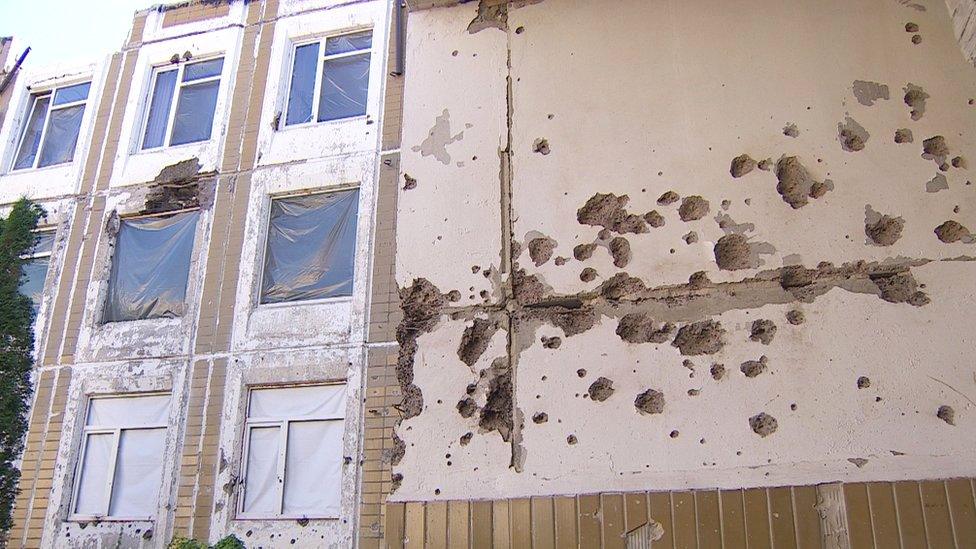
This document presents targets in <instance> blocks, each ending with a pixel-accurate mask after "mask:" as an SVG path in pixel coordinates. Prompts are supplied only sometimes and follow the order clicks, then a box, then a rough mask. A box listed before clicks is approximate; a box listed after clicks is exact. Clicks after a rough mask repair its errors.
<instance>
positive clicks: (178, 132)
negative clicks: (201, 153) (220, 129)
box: [169, 80, 220, 145]
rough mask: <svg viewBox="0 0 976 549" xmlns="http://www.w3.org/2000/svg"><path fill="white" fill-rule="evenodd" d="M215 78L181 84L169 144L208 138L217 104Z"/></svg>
mask: <svg viewBox="0 0 976 549" xmlns="http://www.w3.org/2000/svg"><path fill="white" fill-rule="evenodd" d="M219 88H220V82H219V81H217V80H214V81H211V82H204V83H203V84H193V85H191V86H183V88H181V89H180V99H179V101H177V103H176V118H175V119H173V136H172V137H171V138H170V140H169V144H170V145H182V144H183V143H194V142H197V141H206V140H208V139H210V131H211V129H212V128H213V118H214V107H216V106H217V90H218V89H219Z"/></svg>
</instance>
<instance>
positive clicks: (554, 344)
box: [542, 336, 563, 349]
mask: <svg viewBox="0 0 976 549" xmlns="http://www.w3.org/2000/svg"><path fill="white" fill-rule="evenodd" d="M562 344H563V340H562V338H559V337H544V336H543V338H542V346H543V347H545V348H546V349H558V348H559V346H560V345H562Z"/></svg>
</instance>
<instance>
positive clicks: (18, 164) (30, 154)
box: [14, 95, 51, 170]
mask: <svg viewBox="0 0 976 549" xmlns="http://www.w3.org/2000/svg"><path fill="white" fill-rule="evenodd" d="M50 102H51V96H50V95H45V96H42V97H34V104H33V106H32V108H31V113H30V118H29V119H28V120H27V124H26V125H25V126H24V137H23V139H22V140H21V142H20V150H19V151H17V160H16V161H15V162H14V169H15V170H19V169H21V168H30V167H32V166H34V158H36V157H37V147H38V145H40V144H41V132H42V131H44V120H45V119H46V118H47V107H48V104H50Z"/></svg>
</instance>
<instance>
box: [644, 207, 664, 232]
mask: <svg viewBox="0 0 976 549" xmlns="http://www.w3.org/2000/svg"><path fill="white" fill-rule="evenodd" d="M644 221H646V222H647V224H648V225H650V226H651V227H654V228H655V229H657V228H659V227H663V226H664V216H662V215H661V214H660V213H658V211H657V210H651V211H649V212H647V213H646V214H644Z"/></svg>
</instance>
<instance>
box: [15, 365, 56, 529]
mask: <svg viewBox="0 0 976 549" xmlns="http://www.w3.org/2000/svg"><path fill="white" fill-rule="evenodd" d="M49 372H50V371H49ZM45 373H47V372H42V373H40V374H39V375H38V377H37V382H38V385H40V383H41V382H42V381H43V379H44V374H45ZM50 376H51V387H50V388H49V389H47V390H46V391H45V393H46V394H45V396H44V398H43V400H42V398H41V395H40V394H38V395H37V398H38V401H37V402H35V403H34V406H35V409H34V410H32V413H31V422H30V423H31V424H38V423H39V424H43V425H44V426H43V427H42V428H41V432H40V433H39V434H40V435H41V438H40V440H39V441H38V442H35V443H34V444H33V445H35V446H37V459H36V460H35V463H34V477H33V479H32V480H31V483H30V490H29V491H28V492H27V493H26V495H25V499H24V503H25V506H24V518H23V529H24V532H23V534H22V536H21V545H23V544H25V543H27V532H28V528H27V525H28V522H29V520H30V517H31V513H32V511H33V507H34V492H35V487H36V485H37V476H38V474H39V473H40V469H41V455H42V454H43V452H44V436H45V434H46V431H47V418H49V417H51V402H52V401H53V400H54V390H55V389H56V382H57V371H53V372H50ZM38 392H40V390H38ZM39 405H41V406H40V408H36V407H37V406H39ZM40 410H44V413H43V415H40ZM35 421H36V423H35ZM29 432H30V427H29V426H28V433H29ZM27 454H28V449H27V448H26V445H25V450H24V455H27ZM15 528H16V526H14V528H13V529H15ZM13 529H12V530H13Z"/></svg>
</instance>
